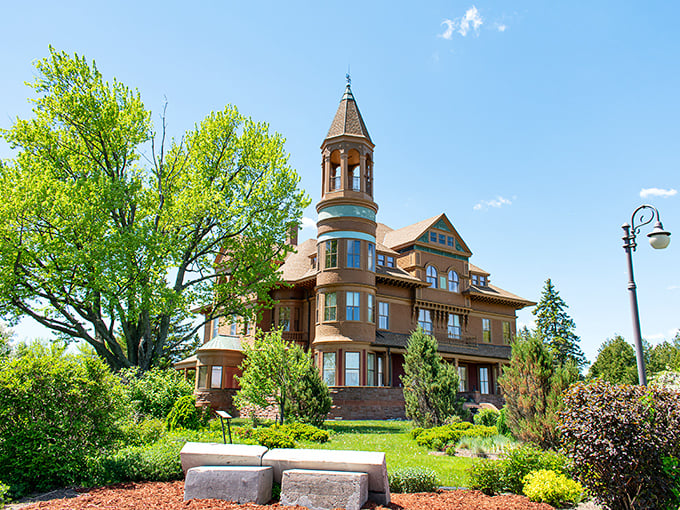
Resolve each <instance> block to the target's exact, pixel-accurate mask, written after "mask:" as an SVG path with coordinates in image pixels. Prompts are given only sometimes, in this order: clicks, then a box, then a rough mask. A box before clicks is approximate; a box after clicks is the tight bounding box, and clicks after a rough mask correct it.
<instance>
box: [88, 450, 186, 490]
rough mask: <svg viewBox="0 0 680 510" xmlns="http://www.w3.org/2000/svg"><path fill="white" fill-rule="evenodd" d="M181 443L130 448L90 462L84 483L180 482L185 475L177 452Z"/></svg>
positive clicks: (92, 459) (95, 458)
mask: <svg viewBox="0 0 680 510" xmlns="http://www.w3.org/2000/svg"><path fill="white" fill-rule="evenodd" d="M183 445H184V441H175V440H171V439H165V440H161V441H158V442H156V443H154V444H150V445H143V446H130V447H128V448H123V449H122V450H119V451H117V452H115V453H112V454H108V455H102V456H98V457H94V458H91V459H89V462H88V472H89V477H88V479H87V482H88V483H89V484H92V485H109V484H113V483H119V482H137V481H154V482H166V481H169V480H180V479H181V478H182V477H183V476H184V475H183V472H182V466H181V464H180V455H179V452H180V450H181V449H182V446H183Z"/></svg>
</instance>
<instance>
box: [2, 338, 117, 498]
mask: <svg viewBox="0 0 680 510" xmlns="http://www.w3.org/2000/svg"><path fill="white" fill-rule="evenodd" d="M124 402H125V399H124V394H123V388H122V386H121V384H120V381H119V380H118V379H117V378H116V377H115V376H114V375H113V374H111V372H110V370H109V369H108V367H106V366H105V365H104V363H103V362H102V361H101V360H99V359H98V358H94V357H84V356H71V355H63V354H60V353H50V352H48V350H47V349H46V348H44V347H41V346H39V345H34V346H32V347H29V348H27V349H26V350H25V352H24V353H23V355H22V356H21V357H18V358H14V359H8V360H5V361H3V362H0V466H2V471H3V475H2V477H3V481H4V482H5V483H8V484H9V485H10V487H11V490H12V494H13V496H15V497H19V496H21V495H22V494H23V493H24V492H25V491H27V490H31V491H45V490H49V489H51V488H53V487H59V486H65V485H69V484H72V483H77V482H79V481H80V479H81V477H82V473H83V472H84V470H85V458H86V457H87V456H89V455H96V454H97V453H98V452H100V451H102V450H104V449H105V448H107V447H108V446H110V445H111V444H113V442H114V441H115V439H116V437H119V436H120V433H119V431H118V429H117V425H116V423H117V421H118V420H119V418H120V417H121V416H123V414H124V413H125V411H126V408H125V406H124Z"/></svg>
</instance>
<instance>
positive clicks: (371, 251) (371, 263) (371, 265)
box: [368, 243, 375, 271]
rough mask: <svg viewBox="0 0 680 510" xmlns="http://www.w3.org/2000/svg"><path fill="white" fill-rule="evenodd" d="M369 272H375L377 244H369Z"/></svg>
mask: <svg viewBox="0 0 680 510" xmlns="http://www.w3.org/2000/svg"><path fill="white" fill-rule="evenodd" d="M368 270H369V271H375V244H373V243H368Z"/></svg>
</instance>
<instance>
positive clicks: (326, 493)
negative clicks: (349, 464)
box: [281, 469, 368, 510]
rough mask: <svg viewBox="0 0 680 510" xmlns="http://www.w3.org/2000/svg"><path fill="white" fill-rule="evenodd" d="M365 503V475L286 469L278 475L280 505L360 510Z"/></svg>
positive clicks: (346, 472) (366, 476)
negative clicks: (279, 476)
mask: <svg viewBox="0 0 680 510" xmlns="http://www.w3.org/2000/svg"><path fill="white" fill-rule="evenodd" d="M367 500H368V475H367V474H366V473H355V472H352V471H315V470H310V469H289V470H287V471H284V472H283V474H282V475H281V504H282V505H291V506H293V505H300V506H306V507H307V508H309V509H310V510H331V509H333V508H344V509H346V510H360V509H361V507H362V506H363V504H364V503H366V501H367Z"/></svg>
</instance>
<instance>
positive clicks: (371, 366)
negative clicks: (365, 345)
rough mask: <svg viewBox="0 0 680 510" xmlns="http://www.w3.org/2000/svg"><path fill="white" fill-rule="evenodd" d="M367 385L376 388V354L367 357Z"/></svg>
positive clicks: (370, 353)
mask: <svg viewBox="0 0 680 510" xmlns="http://www.w3.org/2000/svg"><path fill="white" fill-rule="evenodd" d="M366 376H367V377H366V385H367V386H375V354H374V353H372V352H369V353H368V356H367V357H366Z"/></svg>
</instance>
